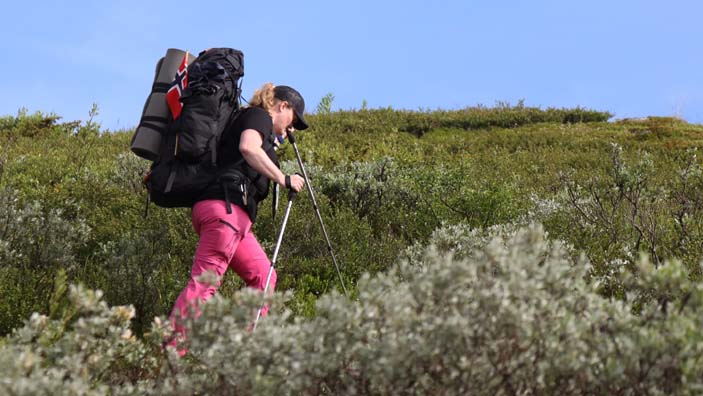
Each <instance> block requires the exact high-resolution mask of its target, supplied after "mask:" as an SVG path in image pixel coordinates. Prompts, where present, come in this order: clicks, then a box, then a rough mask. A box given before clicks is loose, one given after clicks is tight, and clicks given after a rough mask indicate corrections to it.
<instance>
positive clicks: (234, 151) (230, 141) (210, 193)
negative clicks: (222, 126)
mask: <svg viewBox="0 0 703 396" xmlns="http://www.w3.org/2000/svg"><path fill="white" fill-rule="evenodd" d="M247 129H254V130H256V131H258V132H259V133H261V138H262V140H263V142H264V144H263V147H264V149H265V150H266V148H267V147H271V146H272V144H273V141H274V139H275V134H274V133H273V120H272V119H271V116H270V115H269V113H268V112H267V111H266V110H264V109H263V108H261V107H249V108H246V109H243V110H241V113H240V114H239V115H238V117H237V118H236V119H235V120H234V122H233V123H232V125H231V126H230V127H229V128H228V129H227V130H226V131H225V132H224V133H223V135H222V139H223V140H222V144H221V145H220V150H219V151H218V154H217V163H218V168H220V169H228V168H231V167H237V168H240V169H242V171H243V172H244V174H245V175H246V176H248V177H249V178H250V179H252V180H254V179H256V178H257V177H259V176H260V175H259V174H258V173H257V172H256V171H255V170H254V169H253V168H251V167H250V166H249V165H248V164H247V163H246V161H244V160H243V159H242V154H241V153H240V152H239V141H240V137H241V134H242V132H243V131H245V130H247ZM272 151H273V150H267V154H269V158H271V157H273V158H271V160H272V161H274V163H276V164H277V163H278V159H277V158H276V154H275V152H272ZM260 177H261V178H263V179H259V182H260V184H264V185H268V179H266V178H265V177H264V176H260ZM266 193H268V190H267V191H266ZM206 199H222V200H224V199H225V192H224V187H223V186H222V184H220V183H214V184H213V185H210V186H209V187H208V188H207V189H206V190H205V191H204V193H203V194H202V195H201V198H200V199H199V200H200V201H202V200H206ZM229 199H230V200H231V202H233V203H235V204H237V205H239V206H242V207H243V206H244V205H243V201H242V197H241V195H240V194H238V193H237V188H236V186H231V188H230V189H229Z"/></svg>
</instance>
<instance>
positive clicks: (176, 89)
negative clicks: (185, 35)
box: [166, 51, 188, 120]
mask: <svg viewBox="0 0 703 396" xmlns="http://www.w3.org/2000/svg"><path fill="white" fill-rule="evenodd" d="M187 86H188V51H186V54H185V56H184V57H183V61H181V65H180V66H178V71H177V72H176V76H175V77H174V79H173V82H172V83H171V87H170V88H169V89H168V91H167V92H166V103H168V108H169V109H170V110H171V115H173V119H174V120H175V119H176V118H178V116H180V115H181V109H182V108H183V103H181V101H180V99H181V92H183V89H184V88H185V87H187Z"/></svg>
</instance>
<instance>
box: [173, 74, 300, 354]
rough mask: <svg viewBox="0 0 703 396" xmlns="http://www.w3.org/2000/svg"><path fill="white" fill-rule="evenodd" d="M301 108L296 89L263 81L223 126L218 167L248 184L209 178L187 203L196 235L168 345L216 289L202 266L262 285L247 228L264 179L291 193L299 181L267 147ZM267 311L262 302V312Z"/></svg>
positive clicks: (263, 269) (294, 122) (264, 268)
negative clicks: (205, 277) (199, 194)
mask: <svg viewBox="0 0 703 396" xmlns="http://www.w3.org/2000/svg"><path fill="white" fill-rule="evenodd" d="M304 110H305V102H304V100H303V97H302V96H301V95H300V93H299V92H298V91H296V90H295V89H293V88H291V87H288V86H274V85H273V84H271V83H266V84H264V85H263V86H262V87H261V88H259V89H258V90H257V91H256V92H254V95H253V97H252V98H251V100H250V101H249V106H248V107H246V108H244V109H242V110H241V113H240V114H239V115H238V116H237V117H236V118H235V119H234V121H233V122H232V125H230V127H229V128H228V129H227V130H225V131H224V133H223V136H222V144H221V146H220V147H221V149H220V150H218V157H219V159H218V167H220V168H222V169H227V170H229V169H230V168H236V169H237V171H236V172H234V173H235V174H237V175H241V174H244V175H246V176H247V180H250V181H253V182H252V183H251V184H252V186H250V187H249V188H247V185H246V184H237V183H235V182H234V181H233V182H231V183H226V184H225V186H224V187H225V188H223V183H213V184H212V185H211V186H209V187H208V188H207V189H206V190H205V192H204V193H203V194H202V197H201V198H200V199H198V200H197V202H196V203H195V204H194V205H193V207H192V213H191V217H192V223H193V228H194V229H195V232H196V233H197V234H198V235H199V237H200V240H199V241H198V246H197V250H196V252H195V257H194V258H193V268H192V270H191V274H190V279H189V280H188V285H187V286H186V287H185V289H183V291H182V292H181V294H180V295H179V296H178V299H176V302H175V305H174V307H173V311H172V312H171V316H170V320H171V323H172V325H173V328H174V331H175V337H174V338H173V339H172V340H171V341H169V343H168V345H169V346H175V345H176V343H177V339H185V337H186V329H185V327H184V323H183V319H184V318H185V317H187V316H189V315H190V314H191V313H194V314H195V316H196V317H197V316H198V315H199V311H198V308H197V305H198V304H200V303H202V302H204V301H205V300H207V299H208V298H209V297H211V296H212V295H213V294H214V293H215V292H216V291H217V288H218V286H219V284H220V281H219V280H218V284H217V285H211V284H205V283H201V282H198V281H197V280H196V278H198V277H199V276H200V275H202V274H203V273H205V272H206V271H212V272H214V273H215V274H216V275H217V276H218V277H222V276H223V275H224V274H225V272H226V271H227V269H228V268H231V269H233V270H234V271H235V272H236V273H237V275H239V276H240V277H241V278H242V279H243V280H244V282H245V283H246V285H247V286H248V287H253V288H256V289H260V290H264V287H265V282H266V277H267V274H268V271H269V268H270V265H271V262H270V261H269V259H268V257H267V256H266V253H265V252H264V250H263V249H262V248H261V245H260V244H259V242H258V241H257V239H256V237H255V236H254V234H253V233H252V230H251V228H252V225H253V223H254V221H255V219H256V210H257V205H258V202H259V201H261V200H263V199H264V198H265V197H266V195H267V194H268V185H269V181H273V182H275V183H278V184H280V185H282V186H286V187H287V188H289V189H292V190H294V191H296V192H299V191H300V190H301V189H302V188H303V186H304V184H305V180H304V179H303V177H301V176H299V175H295V174H294V175H284V174H283V172H281V170H280V169H279V168H278V160H277V157H276V153H275V151H274V150H273V142H274V141H275V140H276V139H279V138H285V137H286V136H287V134H288V132H292V131H294V130H303V129H306V128H307V127H308V125H307V123H306V122H305V119H304V118H303V112H304ZM239 164H241V165H239ZM227 173H229V172H227ZM221 179H222V178H221ZM226 180H236V178H235V179H226ZM253 187H256V188H253ZM230 201H231V202H230ZM228 212H231V213H228ZM275 285H276V273H275V272H273V274H272V276H271V281H270V285H269V287H270V289H271V290H273V289H274V287H275ZM267 310H268V307H265V308H264V310H263V311H262V314H265V313H266V311H267ZM178 353H179V355H181V356H183V355H184V354H185V353H186V351H185V350H179V351H178Z"/></svg>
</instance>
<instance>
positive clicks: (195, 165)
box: [145, 48, 244, 208]
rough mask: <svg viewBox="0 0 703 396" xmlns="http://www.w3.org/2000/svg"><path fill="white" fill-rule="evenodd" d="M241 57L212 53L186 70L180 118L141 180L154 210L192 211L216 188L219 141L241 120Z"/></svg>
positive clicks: (225, 52)
mask: <svg viewBox="0 0 703 396" xmlns="http://www.w3.org/2000/svg"><path fill="white" fill-rule="evenodd" d="M243 57H244V55H243V54H242V52H241V51H238V50H235V49H231V48H211V49H208V50H206V51H203V52H201V53H200V54H199V55H198V57H197V58H196V59H195V60H194V61H193V63H191V64H190V65H189V66H188V86H187V87H186V88H185V89H184V90H183V92H182V94H181V98H180V101H181V103H182V104H183V108H182V109H181V113H180V116H179V117H178V118H177V119H175V120H172V122H171V123H170V125H169V126H168V129H167V131H166V135H165V136H164V138H163V139H162V141H161V145H160V150H159V156H158V158H157V159H156V160H155V161H154V163H153V164H152V166H151V169H150V171H149V173H148V174H147V176H146V177H145V184H146V187H147V189H148V191H149V199H150V200H151V201H153V202H154V203H155V204H156V205H158V206H162V207H168V208H173V207H191V206H192V205H193V204H194V203H195V202H196V200H197V199H198V198H199V197H200V196H201V194H202V192H203V191H204V190H205V189H206V188H207V187H208V186H209V185H211V184H212V183H214V182H217V179H218V174H217V173H218V172H217V151H218V147H219V144H220V138H221V136H222V133H223V131H225V130H226V129H227V127H228V126H229V125H230V124H231V122H232V121H233V119H234V118H235V117H236V116H237V115H238V114H239V112H238V110H239V107H240V102H239V98H240V96H241V84H240V79H241V77H242V76H243V75H244V65H243Z"/></svg>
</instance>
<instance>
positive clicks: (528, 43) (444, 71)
mask: <svg viewBox="0 0 703 396" xmlns="http://www.w3.org/2000/svg"><path fill="white" fill-rule="evenodd" d="M702 16H703V1H700V0H697V1H695V0H668V1H663V0H659V1H652V0H637V1H635V0H609V1H605V0H589V1H568V0H561V1H551V0H532V1H527V0H525V1H522V0H463V1H460V0H448V1H441V0H438V1H419V0H404V1H395V0H391V1H384V0H375V1H369V0H346V1H334V0H324V1H323V0H312V1H305V0H298V1H293V0H286V1H265V0H262V1H255V0H250V1H234V0H229V1H219V0H210V1H187V2H186V1H174V0H172V1H162V0H155V1H150V0H141V1H133V0H122V1H107V0H104V1H96V0H91V1H71V0H62V1H54V0H45V1H33V0H25V1H11V2H6V3H5V5H4V6H3V23H2V24H0V37H2V40H0V50H2V51H1V53H2V55H4V56H3V57H2V60H1V61H0V71H2V75H3V77H4V83H3V84H2V90H1V91H0V92H2V95H0V115H15V114H16V113H17V111H18V109H20V108H23V107H24V108H27V109H28V110H29V111H30V112H34V111H37V110H40V111H42V112H54V113H56V114H58V115H60V116H62V117H63V118H64V120H65V121H71V120H78V119H80V120H85V119H87V116H88V112H89V110H90V108H91V105H92V103H94V102H95V103H97V104H98V106H99V108H100V114H99V115H98V117H97V121H99V122H101V123H102V125H103V127H104V128H109V129H120V128H131V127H134V126H135V125H136V124H137V123H138V122H139V118H140V115H141V112H142V108H143V105H144V101H145V99H146V97H147V95H148V93H149V90H150V87H151V84H152V81H153V77H154V67H155V64H156V62H157V60H158V59H159V58H160V57H161V56H163V54H164V53H165V52H166V49H167V48H181V49H187V50H189V51H190V52H195V53H197V52H199V51H200V50H202V49H205V48H208V47H220V46H222V47H233V48H238V49H240V50H242V51H243V52H244V56H245V73H246V75H245V77H244V85H243V87H244V95H245V97H246V98H248V97H249V96H250V95H251V93H252V92H253V90H254V89H256V88H257V87H259V86H260V85H261V84H263V83H264V82H267V81H271V82H273V83H274V84H286V85H291V86H293V87H295V88H297V89H298V90H299V91H300V92H301V93H302V94H303V96H304V97H305V99H306V102H307V110H308V111H310V112H314V111H315V109H316V106H317V104H318V103H319V101H320V99H321V98H322V97H324V96H325V95H326V94H327V93H332V94H333V95H334V101H333V105H332V109H333V110H338V109H354V108H356V109H358V108H361V107H362V104H363V103H364V101H365V102H366V104H367V107H369V108H377V107H387V106H391V107H393V108H397V109H410V110H417V109H439V108H441V109H457V108H462V107H466V106H474V105H477V104H483V105H486V106H492V105H494V104H495V103H496V102H497V101H502V102H509V103H512V104H515V103H517V102H518V100H520V99H524V103H525V105H527V106H539V107H542V108H546V107H575V106H581V107H586V108H590V109H595V110H605V111H610V112H611V113H614V114H615V118H616V119H618V118H624V117H644V116H650V115H652V116H672V115H673V116H679V117H682V118H684V119H686V120H687V121H689V122H695V123H703V22H701V17H702Z"/></svg>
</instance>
